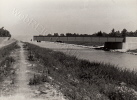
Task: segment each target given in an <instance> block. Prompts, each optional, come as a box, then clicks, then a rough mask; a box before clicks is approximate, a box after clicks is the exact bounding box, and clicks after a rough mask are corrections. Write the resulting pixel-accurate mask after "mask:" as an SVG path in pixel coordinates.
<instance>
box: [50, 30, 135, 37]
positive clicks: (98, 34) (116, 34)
mask: <svg viewBox="0 0 137 100" xmlns="http://www.w3.org/2000/svg"><path fill="white" fill-rule="evenodd" d="M47 36H70V37H75V36H78V37H83V36H86V37H88V36H89V37H125V36H134V37H137V30H136V31H135V32H132V31H131V32H128V31H127V30H126V29H123V30H122V31H121V32H120V31H116V30H115V29H114V28H113V29H112V30H111V32H110V33H106V32H102V31H98V32H96V33H94V34H91V35H90V34H78V33H66V34H64V33H61V34H58V33H54V34H53V35H52V34H48V35H47Z"/></svg>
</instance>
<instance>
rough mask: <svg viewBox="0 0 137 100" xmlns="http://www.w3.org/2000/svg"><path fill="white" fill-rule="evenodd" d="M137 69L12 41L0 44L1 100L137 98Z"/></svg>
mask: <svg viewBox="0 0 137 100" xmlns="http://www.w3.org/2000/svg"><path fill="white" fill-rule="evenodd" d="M136 83H137V73H136V71H130V70H127V69H122V68H119V67H116V66H114V65H111V64H107V63H99V62H89V61H87V60H82V59H78V58H77V57H76V56H70V55H66V54H64V53H62V52H59V51H53V50H51V49H47V48H43V47H39V46H37V45H34V44H31V43H27V42H19V41H16V42H13V43H11V44H9V45H7V46H3V47H1V48H0V91H1V92H0V100H11V99H14V100H45V99H46V100H137V92H136V91H137V88H136V87H137V84H136Z"/></svg>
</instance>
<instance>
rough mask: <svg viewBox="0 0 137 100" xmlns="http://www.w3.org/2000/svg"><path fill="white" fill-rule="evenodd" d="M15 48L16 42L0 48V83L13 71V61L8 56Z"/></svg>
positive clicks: (16, 46)
mask: <svg viewBox="0 0 137 100" xmlns="http://www.w3.org/2000/svg"><path fill="white" fill-rule="evenodd" d="M17 48H19V47H18V45H17V43H16V42H14V43H11V44H9V45H7V46H4V47H2V48H0V82H2V81H3V80H4V79H5V78H6V77H8V76H9V75H10V74H11V71H12V70H13V68H12V67H11V66H12V64H13V62H15V60H14V58H13V57H11V56H9V55H10V53H11V52H12V51H13V50H15V49H17Z"/></svg>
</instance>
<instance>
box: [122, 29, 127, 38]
mask: <svg viewBox="0 0 137 100" xmlns="http://www.w3.org/2000/svg"><path fill="white" fill-rule="evenodd" d="M126 34H127V30H126V29H123V30H122V31H121V35H122V37H126Z"/></svg>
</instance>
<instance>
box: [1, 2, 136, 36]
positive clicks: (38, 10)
mask: <svg viewBox="0 0 137 100" xmlns="http://www.w3.org/2000/svg"><path fill="white" fill-rule="evenodd" d="M0 27H4V28H5V29H7V30H9V31H10V33H11V34H12V36H15V37H16V36H22V37H23V36H24V37H27V36H28V37H29V36H33V35H46V34H49V33H51V34H54V33H67V32H71V33H79V34H93V33H95V32H98V31H100V30H101V31H104V32H107V33H109V32H110V31H111V30H112V29H113V28H114V29H115V30H119V31H121V30H122V29H124V28H126V29H127V30H128V31H135V30H137V0H0Z"/></svg>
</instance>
